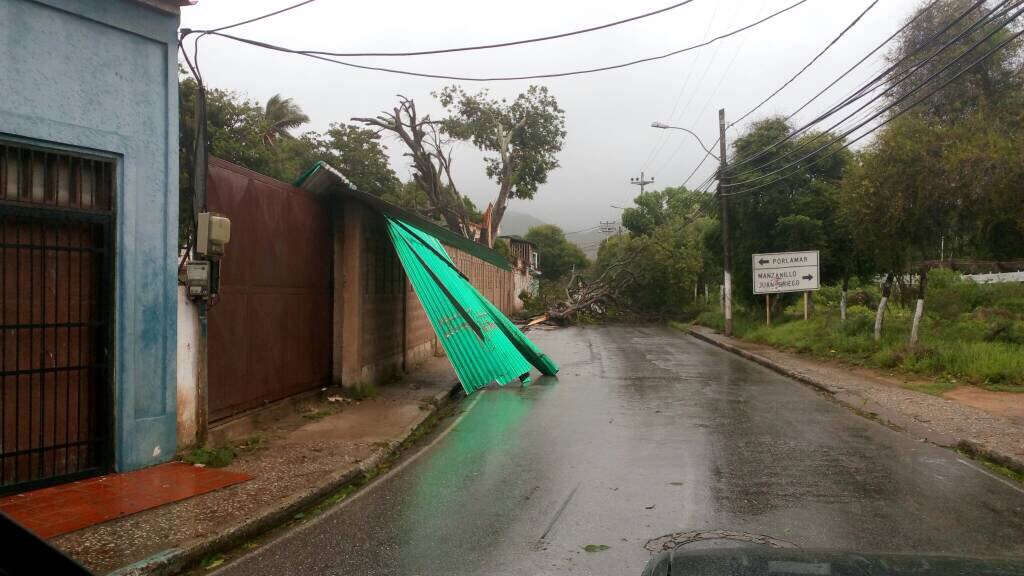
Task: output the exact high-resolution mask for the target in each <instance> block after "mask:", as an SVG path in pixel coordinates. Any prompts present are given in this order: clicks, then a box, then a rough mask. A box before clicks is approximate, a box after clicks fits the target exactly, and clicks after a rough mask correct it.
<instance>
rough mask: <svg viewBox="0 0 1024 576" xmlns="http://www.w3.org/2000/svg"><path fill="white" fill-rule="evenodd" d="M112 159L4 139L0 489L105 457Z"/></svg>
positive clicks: (73, 472) (51, 477) (103, 462)
mask: <svg viewBox="0 0 1024 576" xmlns="http://www.w3.org/2000/svg"><path fill="white" fill-rule="evenodd" d="M114 169H115V164H114V162H113V161H110V160H105V159H93V158H82V157H79V156H75V155H70V154H64V153H59V152H53V151H47V150H38V149H34V148H30V147H25V146H11V145H5V144H3V143H2V142H0V492H6V491H11V490H22V489H25V488H29V487H35V486H39V485H43V484H49V483H54V482H60V481H67V480H71V479H74V478H80V477H83V476H87V475H90V474H96V473H100V472H103V471H106V470H107V469H108V468H109V466H110V462H111V457H112V450H111V437H112V434H111V422H112V418H111V413H112V402H111V397H112V395H111V393H110V392H111V388H112V384H111V380H110V378H109V375H110V370H109V362H110V354H109V351H110V348H111V344H112V327H111V322H110V319H111V300H112V293H113V289H112V278H113V269H112V245H113V244H112V238H113V223H114V213H113V197H114V183H115V171H114Z"/></svg>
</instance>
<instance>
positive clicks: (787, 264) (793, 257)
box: [751, 250, 821, 326]
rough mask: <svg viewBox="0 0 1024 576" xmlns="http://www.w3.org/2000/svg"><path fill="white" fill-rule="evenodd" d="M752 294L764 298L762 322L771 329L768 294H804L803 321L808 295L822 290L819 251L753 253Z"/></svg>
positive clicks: (806, 310) (806, 311)
mask: <svg viewBox="0 0 1024 576" xmlns="http://www.w3.org/2000/svg"><path fill="white" fill-rule="evenodd" d="M751 258H752V262H753V271H754V273H753V277H754V294H764V295H765V301H764V302H765V309H766V312H765V320H766V321H767V323H768V325H769V326H771V312H770V306H769V304H770V298H769V295H771V294H783V293H786V292H803V293H804V320H806V319H807V316H808V311H809V296H810V294H809V292H811V291H813V290H819V289H820V288H821V279H820V276H821V273H820V271H819V262H818V251H817V250H809V251H805V252H773V253H770V254H754V255H753V256H752V257H751Z"/></svg>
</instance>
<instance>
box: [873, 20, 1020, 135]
mask: <svg viewBox="0 0 1024 576" xmlns="http://www.w3.org/2000/svg"><path fill="white" fill-rule="evenodd" d="M974 4H976V1H975V0H938V1H936V2H930V3H928V4H922V5H921V6H919V7H918V8H917V10H916V11H915V13H914V14H912V15H911V16H910V18H911V19H913V22H911V23H910V25H909V26H908V27H907V28H906V29H905V30H904V31H903V32H901V33H900V35H899V36H898V37H897V39H896V44H895V45H894V47H893V49H892V50H890V51H889V53H888V54H887V59H888V60H889V62H890V63H892V64H895V69H894V70H893V71H892V73H891V74H890V75H889V78H888V81H889V84H890V86H891V87H892V88H891V91H890V92H889V97H890V99H892V100H895V99H898V98H900V97H902V96H904V95H905V94H907V93H908V92H909V91H910V90H911V89H913V88H914V87H915V86H917V85H919V84H920V83H922V82H923V81H924V80H925V79H926V78H928V77H929V76H931V75H932V74H935V73H938V72H939V70H941V69H942V68H944V67H945V66H947V65H949V64H950V63H951V62H952V61H954V60H955V59H956V58H957V57H959V56H960V55H961V54H963V53H964V52H965V51H966V50H967V49H968V48H969V46H971V45H973V44H975V43H977V42H982V39H983V38H984V37H985V36H987V35H988V34H989V32H990V31H992V30H994V29H995V28H996V26H997V24H996V23H1002V22H1003V21H1005V16H1006V15H1007V12H1004V10H1007V11H1008V13H1010V14H1012V13H1014V11H1015V10H1016V8H1017V7H1016V6H1011V7H1005V6H1003V5H1002V4H997V3H995V2H986V3H984V4H981V5H979V6H977V7H976V8H973V9H972V6H973V5H974ZM992 10H996V14H997V15H1001V17H998V18H996V19H995V22H996V23H989V24H987V25H984V26H977V27H974V28H973V29H972V30H971V31H970V32H967V31H968V29H971V28H972V26H974V25H975V24H976V23H977V22H978V21H979V20H980V19H982V18H984V17H985V16H987V15H988V14H990V13H991V11H992ZM965 13H966V15H964V14H965ZM947 27H948V30H946V31H945V32H942V30H943V29H944V28H947ZM1012 31H1013V26H1011V27H1007V28H1004V29H1002V30H1000V31H998V32H996V33H995V34H994V35H992V37H990V38H988V39H987V40H985V41H984V42H982V44H981V45H980V46H978V47H977V48H974V49H973V50H971V51H970V52H969V53H968V54H967V55H966V56H964V58H963V59H962V60H961V61H960V62H959V63H957V64H953V65H952V66H950V67H949V69H947V70H946V71H945V72H942V73H941V74H940V75H939V77H938V78H937V79H936V80H934V81H933V82H935V83H936V84H938V83H939V82H942V81H944V80H946V79H949V78H951V77H952V76H953V75H955V74H957V73H958V72H960V71H962V70H963V69H964V66H965V65H966V64H968V63H970V62H973V61H974V60H975V59H977V58H978V57H979V56H981V55H982V54H984V53H986V52H988V51H989V50H990V49H992V48H994V47H995V46H996V45H998V44H1000V43H1002V42H1003V41H1004V40H1006V39H1007V38H1008V37H1009V36H1010V35H1011V34H1012ZM965 32H966V35H965V37H964V38H962V39H961V40H959V41H957V42H955V43H954V44H953V45H951V46H950V47H949V48H947V49H945V50H942V51H941V52H939V49H940V48H941V47H942V46H944V45H946V43H948V42H950V41H952V40H953V39H954V38H956V37H957V36H959V35H960V34H963V33H965ZM933 37H934V39H932V38H933ZM1022 47H1024V44H1022V42H1021V40H1020V39H1017V40H1015V41H1014V42H1012V43H1011V44H1010V45H1009V46H1007V47H1006V48H1004V49H1003V50H1001V51H999V52H996V53H994V54H993V55H992V56H990V57H988V58H987V59H985V60H984V61H982V62H979V63H978V64H977V65H975V66H973V67H971V68H970V69H969V70H967V71H966V73H964V74H963V75H962V76H960V77H959V78H957V79H956V80H954V81H953V82H952V83H951V84H949V85H948V86H946V87H945V88H944V89H943V90H941V91H940V92H939V93H937V94H935V95H934V96H932V97H931V98H929V99H928V101H927V102H924V103H922V104H920V105H918V106H915V110H916V111H917V112H918V113H922V114H926V115H929V116H932V117H934V118H942V119H947V120H955V119H957V118H958V117H959V116H961V115H963V114H965V113H971V112H973V111H975V110H977V109H979V107H983V106H986V105H992V104H995V103H997V102H999V101H1000V100H1002V99H1003V98H1005V97H1006V96H1007V95H1008V94H1010V93H1011V92H1012V87H1013V86H1014V85H1018V86H1019V84H1020V81H1021V72H1020V58H1021V50H1022ZM933 55H934V58H932V56H933ZM929 58H931V59H930V60H929ZM918 65H920V68H918V69H917V70H916V71H913V72H912V71H911V69H912V68H914V67H916V66H918ZM904 77H906V79H905V80H904V81H902V82H899V80H900V79H901V78H904ZM916 99H917V98H916V97H911V98H909V99H908V100H906V101H904V102H903V104H901V105H900V107H899V108H897V109H902V108H906V107H909V106H910V105H911V104H912V103H913V102H915V101H916Z"/></svg>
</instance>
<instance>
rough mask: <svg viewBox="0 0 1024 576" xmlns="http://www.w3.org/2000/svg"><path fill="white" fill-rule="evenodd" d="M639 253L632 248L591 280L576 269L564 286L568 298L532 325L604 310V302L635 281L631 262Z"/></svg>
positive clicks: (568, 319) (549, 309)
mask: <svg viewBox="0 0 1024 576" xmlns="http://www.w3.org/2000/svg"><path fill="white" fill-rule="evenodd" d="M639 252H640V251H639V250H633V251H631V252H629V253H627V254H625V255H623V256H622V257H620V258H619V259H617V260H616V261H614V262H612V263H611V264H609V265H608V266H607V267H605V268H604V270H603V271H602V272H601V273H600V274H599V275H598V276H597V277H595V278H592V279H588V278H587V277H586V276H585V275H584V274H583V273H581V272H578V271H576V270H573V272H572V275H571V276H569V280H568V282H566V285H565V300H563V301H560V302H557V303H555V305H554V306H552V307H550V308H548V311H547V313H546V314H544V315H542V316H540V317H538V318H535V319H533V320H531V321H530V325H534V324H539V323H542V322H546V321H551V322H555V323H558V324H565V323H567V322H570V321H571V320H572V319H573V317H575V316H576V315H577V314H578V313H580V312H595V313H598V314H600V313H603V312H604V310H605V305H606V304H607V303H608V302H609V301H611V300H613V299H615V298H616V296H617V295H618V294H619V293H620V292H621V291H622V290H623V289H625V288H626V287H627V286H629V285H630V284H632V283H633V282H634V281H635V280H636V277H635V276H633V273H632V272H631V271H630V270H629V268H628V265H629V263H630V262H631V261H632V260H633V258H635V257H636V256H637V254H639Z"/></svg>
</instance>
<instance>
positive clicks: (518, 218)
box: [501, 210, 547, 236]
mask: <svg viewBox="0 0 1024 576" xmlns="http://www.w3.org/2000/svg"><path fill="white" fill-rule="evenodd" d="M541 224H547V222H545V221H543V220H541V219H540V218H537V217H536V216H530V215H529V214H523V213H522V212H514V211H512V210H506V211H505V215H504V216H503V217H502V218H501V235H502V236H526V233H527V232H529V230H530V228H533V227H534V226H540V225H541Z"/></svg>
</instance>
